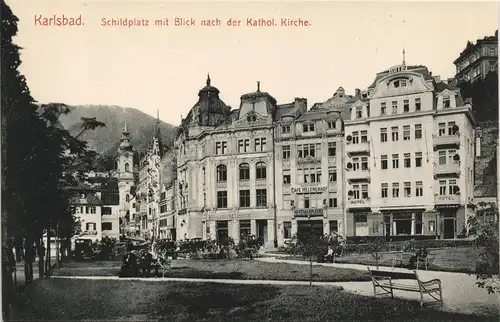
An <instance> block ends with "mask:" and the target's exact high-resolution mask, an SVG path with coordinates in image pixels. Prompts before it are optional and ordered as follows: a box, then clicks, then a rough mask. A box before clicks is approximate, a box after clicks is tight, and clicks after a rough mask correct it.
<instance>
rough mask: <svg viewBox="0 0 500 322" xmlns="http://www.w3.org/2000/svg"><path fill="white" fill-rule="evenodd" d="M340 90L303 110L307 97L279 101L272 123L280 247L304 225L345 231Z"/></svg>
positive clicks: (344, 99)
mask: <svg viewBox="0 0 500 322" xmlns="http://www.w3.org/2000/svg"><path fill="white" fill-rule="evenodd" d="M350 98H351V97H350V96H347V95H345V91H344V89H343V88H341V87H340V88H339V89H338V90H337V92H336V93H335V94H334V96H333V97H332V98H331V99H329V100H327V101H326V102H324V103H318V104H315V105H314V106H313V107H312V108H311V109H310V110H309V111H307V100H306V99H300V98H298V99H295V102H294V103H291V104H285V105H280V106H279V107H278V109H277V115H276V127H275V134H274V139H275V145H276V148H275V156H274V158H275V169H276V174H277V176H279V177H278V178H277V180H279V181H277V184H276V186H275V189H276V195H277V199H276V206H277V208H278V209H277V210H278V222H277V225H278V232H279V233H278V245H283V244H284V243H285V242H286V241H287V240H288V239H290V238H292V236H293V235H294V234H296V233H297V232H300V230H301V229H302V228H306V227H307V229H309V228H312V229H315V230H317V231H318V232H320V233H321V234H323V233H338V234H343V233H344V230H345V229H344V223H345V222H344V211H343V206H344V204H343V200H342V199H343V198H342V182H343V180H344V178H343V175H342V163H343V148H342V141H343V126H344V125H343V120H342V113H343V112H344V109H345V103H346V102H347V101H348V100H349V99H350Z"/></svg>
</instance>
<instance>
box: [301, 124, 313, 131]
mask: <svg viewBox="0 0 500 322" xmlns="http://www.w3.org/2000/svg"><path fill="white" fill-rule="evenodd" d="M302 131H303V132H314V123H304V124H302Z"/></svg>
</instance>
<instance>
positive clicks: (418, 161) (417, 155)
mask: <svg viewBox="0 0 500 322" xmlns="http://www.w3.org/2000/svg"><path fill="white" fill-rule="evenodd" d="M421 166H422V152H415V167H417V168H420V167H421Z"/></svg>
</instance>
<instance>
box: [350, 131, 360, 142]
mask: <svg viewBox="0 0 500 322" xmlns="http://www.w3.org/2000/svg"><path fill="white" fill-rule="evenodd" d="M358 143H359V132H357V131H355V132H352V144H358Z"/></svg>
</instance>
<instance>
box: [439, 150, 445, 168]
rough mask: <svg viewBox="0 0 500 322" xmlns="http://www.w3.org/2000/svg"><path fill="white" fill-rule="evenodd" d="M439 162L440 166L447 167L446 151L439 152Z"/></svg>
mask: <svg viewBox="0 0 500 322" xmlns="http://www.w3.org/2000/svg"><path fill="white" fill-rule="evenodd" d="M438 155H439V157H438V162H439V165H445V164H446V151H439V153H438Z"/></svg>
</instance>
